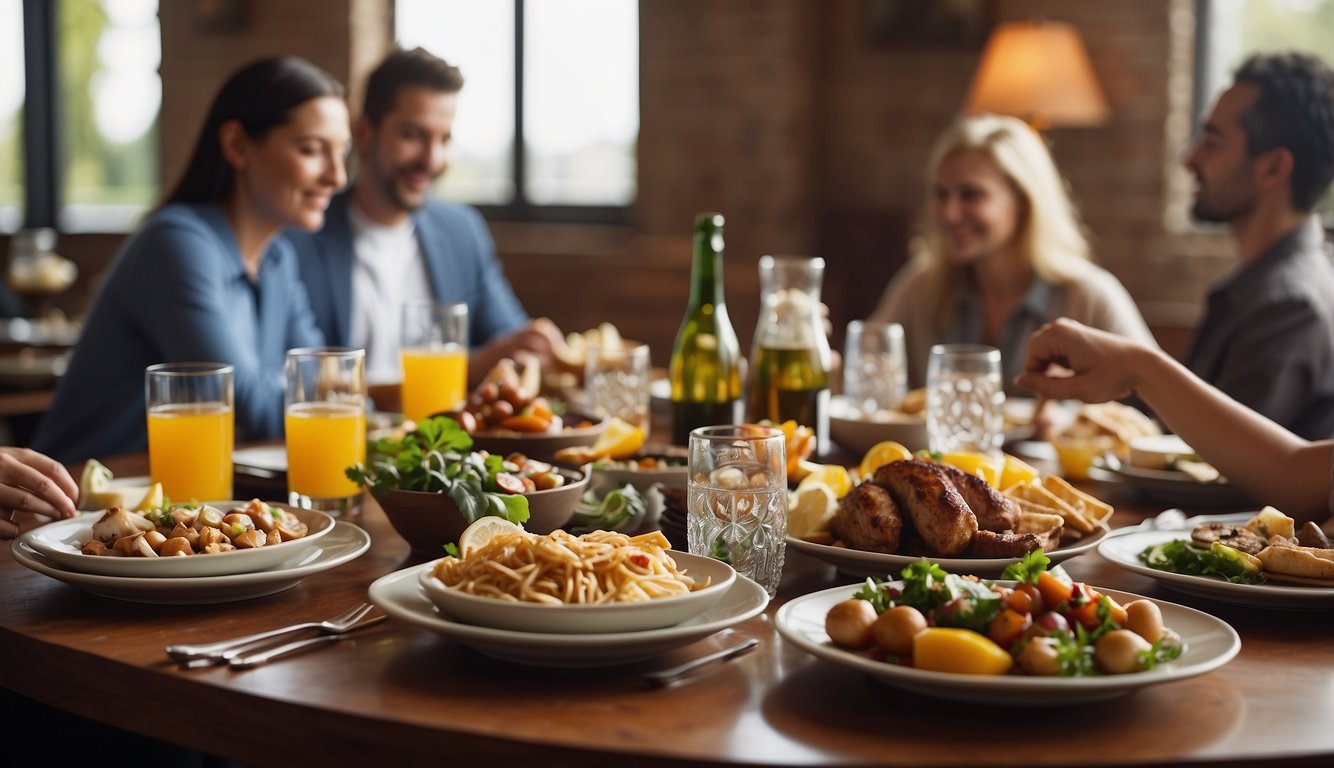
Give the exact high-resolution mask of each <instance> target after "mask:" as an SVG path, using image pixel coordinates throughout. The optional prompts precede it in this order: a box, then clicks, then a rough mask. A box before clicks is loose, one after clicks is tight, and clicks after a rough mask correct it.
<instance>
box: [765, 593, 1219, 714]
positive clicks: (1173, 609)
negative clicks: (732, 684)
mask: <svg viewBox="0 0 1334 768" xmlns="http://www.w3.org/2000/svg"><path fill="white" fill-rule="evenodd" d="M859 588H860V587H859V586H858V585H847V586H840V587H831V588H829V589H824V590H820V591H818V592H812V593H809V594H806V595H801V596H799V597H795V598H793V599H792V600H789V601H788V602H787V603H785V604H784V605H783V606H782V607H781V608H779V609H778V612H777V613H776V614H775V615H774V626H775V628H776V629H777V630H778V633H779V635H780V636H782V637H783V639H784V640H785V641H787V642H790V643H792V644H793V645H794V646H795V647H797V648H799V649H801V650H802V651H804V652H806V653H808V654H810V655H812V656H814V657H816V658H817V659H821V660H824V661H827V662H829V663H832V664H835V665H837V666H840V667H845V668H850V669H853V670H856V671H859V672H863V673H866V674H870V675H872V676H873V677H876V678H877V679H878V680H880V681H882V682H884V683H886V684H888V685H891V686H895V687H899V688H907V689H909V690H914V691H919V692H926V691H928V689H929V688H933V687H934V688H940V689H942V690H941V693H942V694H944V693H946V692H949V693H951V694H957V693H960V692H963V693H969V694H972V695H971V696H968V697H967V698H976V699H978V700H984V701H985V700H994V699H993V698H991V697H995V696H997V695H1002V694H1004V695H1010V694H1015V695H1031V694H1041V695H1042V696H1043V698H1044V702H1046V703H1052V704H1057V703H1063V702H1065V701H1069V700H1071V699H1070V698H1066V697H1073V698H1074V699H1079V698H1084V697H1088V696H1097V695H1099V694H1101V695H1108V696H1110V695H1119V694H1120V693H1122V692H1125V693H1129V692H1133V691H1135V690H1138V689H1140V688H1145V687H1148V686H1152V685H1157V684H1160V683H1168V682H1176V681H1179V680H1186V679H1189V678H1191V677H1196V676H1199V675H1203V674H1207V673H1209V672H1212V671H1214V670H1216V669H1218V668H1220V667H1222V666H1224V665H1225V664H1227V663H1228V662H1229V661H1231V660H1232V659H1233V658H1235V657H1236V655H1237V653H1239V652H1240V650H1241V636H1240V635H1238V634H1237V631H1236V629H1235V628H1233V627H1232V625H1230V624H1228V623H1227V622H1226V621H1223V620H1222V619H1220V618H1218V617H1217V616H1213V615H1212V614H1209V613H1206V612H1204V611H1201V610H1198V609H1195V608H1191V607H1189V606H1185V605H1181V604H1179V603H1172V602H1169V601H1166V600H1158V599H1155V598H1150V597H1144V596H1142V595H1137V594H1135V593H1133V592H1125V591H1123V590H1117V589H1104V588H1102V587H1097V586H1094V587H1093V588H1094V589H1097V590H1098V591H1099V592H1102V593H1103V594H1106V595H1108V596H1110V597H1112V598H1113V599H1116V600H1120V601H1122V602H1123V603H1125V602H1129V601H1130V600H1149V601H1151V602H1153V603H1155V604H1157V605H1158V607H1159V608H1160V609H1162V610H1163V613H1164V614H1165V616H1164V623H1166V624H1167V626H1169V627H1170V626H1172V623H1171V622H1170V621H1169V620H1168V618H1167V616H1168V615H1180V616H1183V617H1185V616H1189V617H1191V618H1192V619H1193V620H1195V621H1200V622H1204V623H1206V624H1208V625H1210V627H1211V628H1212V630H1213V631H1216V632H1223V633H1225V635H1226V636H1228V637H1230V640H1231V642H1230V643H1229V644H1228V647H1227V648H1226V649H1223V650H1222V651H1221V652H1220V653H1218V654H1217V655H1215V656H1213V657H1210V658H1209V659H1204V660H1200V661H1197V662H1195V663H1193V664H1190V665H1188V666H1185V667H1176V666H1164V667H1159V668H1157V669H1154V670H1148V671H1145V672H1139V673H1135V674H1130V675H1100V676H1097V677H1075V678H1066V677H1061V678H1048V677H1031V676H1018V675H997V676H988V675H966V674H956V673H951V672H934V671H930V670H921V669H913V668H912V667H900V666H898V665H894V664H886V663H884V662H876V661H873V660H872V659H869V658H867V657H865V656H862V655H859V654H857V653H854V652H853V651H848V650H845V649H842V648H837V647H835V646H833V645H831V644H829V643H828V642H826V643H823V644H822V643H817V642H815V641H813V640H811V639H810V638H809V637H807V636H806V635H805V634H804V633H803V632H802V631H801V629H800V628H799V627H797V626H796V625H795V619H794V616H793V615H794V614H795V613H797V611H799V610H801V609H802V607H803V606H807V605H809V604H811V603H813V602H820V601H827V600H831V599H832V598H834V597H842V598H843V599H846V598H847V597H851V595H852V594H853V593H854V592H855V591H856V590H857V589H859ZM1183 639H1186V640H1187V653H1189V652H1190V649H1189V646H1190V642H1189V640H1188V639H1187V638H1183ZM1197 642H1198V641H1197ZM1176 663H1177V662H1172V665H1175V664H1176ZM1025 701H1030V700H1027V699H1026V700H1025ZM1030 703H1031V701H1030Z"/></svg>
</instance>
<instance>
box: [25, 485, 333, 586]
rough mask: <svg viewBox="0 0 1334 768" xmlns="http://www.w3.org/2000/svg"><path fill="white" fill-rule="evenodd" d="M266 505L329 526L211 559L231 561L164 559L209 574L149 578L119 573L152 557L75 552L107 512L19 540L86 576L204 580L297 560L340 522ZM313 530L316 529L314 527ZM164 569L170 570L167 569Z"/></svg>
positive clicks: (45, 528)
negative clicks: (75, 541) (77, 540)
mask: <svg viewBox="0 0 1334 768" xmlns="http://www.w3.org/2000/svg"><path fill="white" fill-rule="evenodd" d="M204 503H205V504H207V505H209V506H213V507H214V508H215V509H221V507H220V506H218V505H223V504H247V503H249V502H247V501H242V500H239V499H227V500H223V501H211V502H208V501H206V502H204ZM264 503H265V504H269V505H270V506H277V507H281V508H283V509H286V510H288V511H290V512H293V513H295V514H296V515H297V516H298V517H300V518H301V519H302V522H305V523H306V524H307V525H308V526H309V525H311V523H310V520H312V519H313V520H317V521H321V522H323V523H326V524H325V525H324V526H323V527H321V528H320V529H319V530H317V531H313V532H312V533H310V534H308V535H306V536H303V537H301V538H300V539H293V540H291V541H284V542H282V543H281V544H275V545H272V546H270V547H258V548H255V549H249V550H237V551H235V552H219V553H217V554H216V555H208V556H207V557H210V558H228V559H227V560H218V559H213V560H210V561H208V562H200V563H198V564H196V563H194V562H189V563H187V562H186V561H184V560H180V561H178V560H177V559H176V558H163V559H164V560H166V561H167V562H166V563H165V564H164V566H176V567H177V568H181V567H186V568H192V569H204V570H207V571H208V573H195V574H189V575H183V574H180V573H175V574H170V575H167V574H163V575H149V576H145V575H142V574H135V575H131V574H125V573H117V571H128V570H131V569H135V568H137V567H139V566H141V565H146V564H147V563H150V562H154V561H153V560H150V559H148V558H118V557H110V558H102V559H100V560H90V559H89V558H94V557H96V556H95V555H85V554H83V553H81V552H80V551H79V550H77V549H75V548H74V547H73V545H72V544H70V543H69V542H70V540H71V539H72V537H73V536H74V534H76V533H79V532H81V531H83V530H84V528H85V527H87V528H89V530H91V524H92V523H93V522H95V518H96V517H99V516H101V515H103V514H104V513H105V512H106V510H94V511H89V512H84V513H81V514H79V515H75V516H74V517H71V518H66V519H64V520H56V521H53V522H50V523H45V524H43V525H40V526H38V527H36V528H33V529H32V530H30V531H26V532H24V533H23V534H22V535H20V536H19V537H18V539H16V540H17V541H22V542H23V543H25V544H26V545H27V546H28V548H30V549H32V550H33V551H35V552H37V553H38V554H40V555H42V556H43V557H45V558H47V559H48V560H54V561H56V562H59V563H60V564H62V565H66V566H68V567H69V569H70V570H75V571H80V572H83V573H95V574H98V575H102V576H120V577H123V578H149V579H165V578H202V577H209V576H231V575H236V574H244V573H253V572H257V571H263V570H267V569H269V568H272V567H274V565H275V564H277V563H284V562H288V561H290V560H292V559H293V558H295V557H298V556H299V554H300V553H301V552H304V551H305V550H307V549H309V548H310V547H313V546H316V545H318V544H319V542H320V540H321V539H323V538H324V537H325V536H327V535H328V534H329V533H330V532H332V531H333V529H334V525H335V524H336V523H337V522H338V521H337V520H336V519H334V517H333V516H332V515H329V514H328V513H326V512H322V511H320V510H317V509H303V508H300V507H292V506H289V505H287V504H284V503H282V502H276V501H275V502H269V501H266V502H264ZM311 527H312V528H313V526H311ZM64 529H70V530H69V532H68V533H65V532H64ZM58 530H59V531H61V533H59V534H56V531H58ZM55 535H58V536H59V543H60V544H63V545H64V546H66V547H69V549H68V550H67V549H63V548H61V547H58V546H53V544H52V541H51V538H50V537H51V536H55ZM287 544H295V545H297V546H294V547H289V548H287V549H284V550H283V553H284V554H286V553H289V552H290V553H291V554H290V556H288V557H283V558H282V559H281V560H277V561H275V560H274V558H275V557H277V556H276V555H274V554H273V551H274V548H276V547H281V546H284V545H287ZM238 558H239V559H238ZM254 560H259V561H260V562H263V563H266V564H265V565H260V566H253V565H252V566H249V567H248V566H247V565H246V563H247V562H250V561H254ZM235 563H240V565H239V566H236V565H233V564H235ZM84 564H92V565H93V570H88V569H86V568H84V567H83V566H84ZM149 567H152V566H149ZM233 568H240V569H241V570H233ZM163 569H164V570H169V569H167V568H165V567H164V568H163Z"/></svg>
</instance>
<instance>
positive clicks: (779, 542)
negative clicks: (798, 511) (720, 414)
mask: <svg viewBox="0 0 1334 768" xmlns="http://www.w3.org/2000/svg"><path fill="white" fill-rule="evenodd" d="M689 448H690V459H689V473H690V480H689V493H688V500H687V512H686V539H687V541H688V543H689V546H690V552H691V554H695V555H704V556H706V557H712V558H714V559H716V560H721V561H723V562H724V563H728V564H730V565H731V566H732V567H733V568H735V569H736V571H737V573H740V574H741V575H743V576H747V577H749V578H751V579H754V580H755V581H756V582H757V583H759V585H760V586H762V587H764V590H765V591H766V592H768V593H769V596H770V597H773V596H774V595H776V594H777V593H778V582H779V580H780V579H781V578H782V575H783V554H784V542H785V540H786V537H787V450H786V439H785V437H784V436H783V431H782V430H780V429H775V428H774V427H762V426H757V425H754V424H740V425H730V426H718V427H700V428H699V429H696V430H693V431H692V432H691V433H690V446H689Z"/></svg>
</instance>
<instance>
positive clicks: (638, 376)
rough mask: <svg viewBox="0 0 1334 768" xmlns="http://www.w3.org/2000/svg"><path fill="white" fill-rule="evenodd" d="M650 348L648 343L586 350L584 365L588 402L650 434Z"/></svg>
mask: <svg viewBox="0 0 1334 768" xmlns="http://www.w3.org/2000/svg"><path fill="white" fill-rule="evenodd" d="M650 368H651V365H650V359H649V348H648V345H647V344H628V345H622V346H617V347H606V348H603V347H589V348H588V353H587V358H586V362H585V364H584V393H585V395H586V396H587V398H588V403H589V404H590V405H591V406H592V407H593V408H594V409H595V410H599V411H601V412H602V413H605V414H606V415H607V416H615V417H617V418H619V419H622V420H624V421H627V422H629V423H631V424H634V425H635V426H637V427H639V428H640V429H641V430H643V431H644V435H645V436H646V437H647V436H648V431H649V415H648V406H649V375H650V373H651V371H650Z"/></svg>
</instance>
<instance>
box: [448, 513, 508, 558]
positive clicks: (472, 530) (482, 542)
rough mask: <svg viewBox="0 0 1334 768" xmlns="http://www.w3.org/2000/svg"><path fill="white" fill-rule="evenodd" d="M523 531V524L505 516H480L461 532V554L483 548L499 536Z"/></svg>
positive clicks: (465, 554)
mask: <svg viewBox="0 0 1334 768" xmlns="http://www.w3.org/2000/svg"><path fill="white" fill-rule="evenodd" d="M523 532H524V531H523V526H519V525H515V524H514V523H511V522H510V521H508V520H506V519H505V518H503V517H495V516H494V515H487V516H486V517H482V518H478V519H477V521H476V522H474V523H472V524H471V525H469V526H468V527H467V528H464V529H463V533H461V534H459V554H461V555H463V556H465V557H466V556H467V554H468V553H469V552H471V551H473V550H476V549H481V548H482V547H484V546H486V543H487V542H489V541H491V540H492V539H494V538H495V537H497V536H504V535H506V534H511V533H523Z"/></svg>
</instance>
